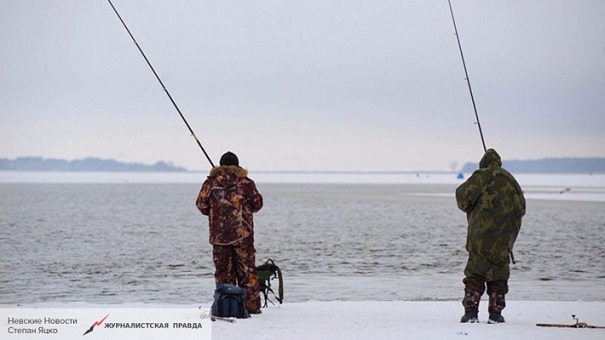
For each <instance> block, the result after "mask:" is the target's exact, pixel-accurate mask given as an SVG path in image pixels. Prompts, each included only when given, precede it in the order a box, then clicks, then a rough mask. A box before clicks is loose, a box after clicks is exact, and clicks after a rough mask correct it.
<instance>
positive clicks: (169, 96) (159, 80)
mask: <svg viewBox="0 0 605 340" xmlns="http://www.w3.org/2000/svg"><path fill="white" fill-rule="evenodd" d="M107 1H108V2H109V5H111V8H113V11H114V12H115V13H116V15H117V16H118V19H120V22H122V25H123V26H124V28H125V29H126V32H128V35H130V38H132V41H134V44H135V45H136V46H137V48H138V49H139V52H141V55H142V56H143V58H144V59H145V61H146V62H147V65H149V68H150V69H151V71H152V72H153V74H154V75H155V78H156V79H157V80H158V82H159V83H160V85H161V86H162V89H164V92H166V95H167V96H168V98H169V99H170V102H172V105H174V108H175V109H176V111H177V112H178V113H179V116H181V119H183V122H185V125H187V128H188V129H189V132H191V135H192V136H193V138H195V141H196V142H197V145H198V146H199V147H200V149H202V152H203V153H204V155H205V156H206V159H207V160H208V162H210V165H211V166H212V167H214V163H212V160H211V159H210V156H208V153H206V150H205V149H204V147H203V146H202V143H200V140H199V139H198V138H197V136H196V135H195V132H193V129H191V126H189V123H187V120H186V119H185V116H183V114H182V113H181V110H180V109H179V107H178V106H177V105H176V102H175V101H174V99H172V96H171V95H170V92H168V89H167V88H166V86H164V83H163V82H162V80H161V79H160V76H159V75H158V74H157V72H156V71H155V69H154V68H153V66H151V63H150V62H149V59H147V56H146V55H145V53H144V52H143V50H142V49H141V46H139V43H137V40H136V39H135V38H134V36H133V35H132V33H130V30H129V29H128V26H126V23H125V22H124V20H122V17H121V16H120V13H118V10H117V9H116V8H115V6H114V5H113V3H112V2H111V0H107Z"/></svg>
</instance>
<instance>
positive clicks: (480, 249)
mask: <svg viewBox="0 0 605 340" xmlns="http://www.w3.org/2000/svg"><path fill="white" fill-rule="evenodd" d="M456 202H457V203H458V208H460V210H462V211H464V212H466V217H467V220H468V234H467V239H466V250H468V251H469V253H473V254H478V255H481V256H483V257H484V258H486V259H488V260H489V261H490V262H493V263H503V262H506V261H508V255H509V253H510V252H511V251H512V250H513V245H514V243H515V240H516V239H517V235H518V234H519V229H520V228H521V218H522V217H523V215H525V197H524V196H523V191H522V190H521V187H520V186H519V184H518V183H517V181H516V180H515V178H514V177H513V175H511V174H510V173H509V172H508V171H506V170H505V169H503V168H502V161H501V160H500V156H499V155H498V153H496V151H495V150H494V149H489V150H487V152H486V153H485V155H484V156H483V158H482V159H481V162H480V163H479V170H476V171H475V172H474V173H473V174H472V175H471V177H469V179H468V180H467V181H466V182H464V183H463V184H462V185H460V186H459V187H458V188H457V189H456Z"/></svg>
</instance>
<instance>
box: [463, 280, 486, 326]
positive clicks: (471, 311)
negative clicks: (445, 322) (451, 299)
mask: <svg viewBox="0 0 605 340" xmlns="http://www.w3.org/2000/svg"><path fill="white" fill-rule="evenodd" d="M479 301H481V293H479V292H476V291H474V290H471V289H468V288H467V289H465V290H464V299H463V300H462V305H463V306H464V315H463V316H462V318H460V322H462V323H477V322H479V317H478V316H477V314H478V312H479Z"/></svg>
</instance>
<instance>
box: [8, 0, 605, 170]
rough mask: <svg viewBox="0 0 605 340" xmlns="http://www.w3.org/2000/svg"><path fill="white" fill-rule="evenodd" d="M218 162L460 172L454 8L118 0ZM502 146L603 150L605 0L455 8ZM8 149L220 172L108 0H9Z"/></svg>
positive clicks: (467, 113) (559, 152)
mask: <svg viewBox="0 0 605 340" xmlns="http://www.w3.org/2000/svg"><path fill="white" fill-rule="evenodd" d="M113 3H114V5H115V6H116V8H117V9H118V11H119V12H120V14H121V15H122V18H123V19H124V21H125V22H126V24H127V25H128V26H129V28H130V30H131V32H132V33H133V35H134V36H135V38H136V39H137V41H138V43H139V45H140V46H141V48H142V49H143V51H144V52H145V53H146V55H147V57H148V58H149V60H150V61H151V63H152V65H153V66H154V67H155V69H156V71H157V72H158V74H159V76H160V78H161V79H162V80H163V82H164V84H165V85H166V88H167V89H168V91H169V92H170V94H171V95H172V97H173V98H174V100H175V101H176V103H177V104H178V106H179V108H180V109H181V111H182V112H183V114H184V116H185V118H186V119H187V120H188V122H189V124H190V125H191V127H192V128H193V130H194V131H195V133H196V135H197V136H198V137H199V139H200V141H201V142H202V144H203V145H204V147H205V148H206V150H207V151H208V153H209V154H210V156H211V158H212V159H213V161H214V162H215V163H218V161H219V158H220V156H221V154H222V153H223V152H225V151H227V150H231V151H233V152H235V153H236V154H238V156H239V158H240V162H241V165H242V166H244V167H246V168H248V169H249V170H251V171H256V170H328V171H333V170H337V171H338V170H344V171H353V170H359V171H417V170H437V171H448V170H451V169H452V163H454V162H457V164H458V167H461V166H462V165H463V164H464V163H465V162H468V161H473V162H476V161H478V160H479V159H480V158H481V156H482V154H483V147H482V144H481V138H480V136H479V130H478V128H477V125H476V124H475V115H474V111H473V107H472V102H471V99H470V95H469V91H468V87H467V84H466V81H465V77H464V70H463V67H462V61H461V58H460V54H459V51H458V46H457V43H456V36H455V34H454V27H453V24H452V20H451V16H450V12H449V7H448V2H447V0H416V1H396V0H393V1H381V0H371V1H370V0H364V1H354V0H342V1H326V0H317V1H315V0H310V1H309V0H305V1H284V0H271V1H243V0H242V1H198V0H195V1H194V0H180V1H159V0H145V1H142V0H139V1H126V0H113ZM452 5H453V7H454V14H455V17H456V22H457V25H458V31H459V34H460V39H461V42H462V47H463V51H464V56H465V58H466V63H467V67H468V71H469V76H470V80H471V85H472V88H473V93H474V97H475V102H476V104H477V110H478V113H479V118H480V121H481V126H482V128H483V133H484V136H485V141H486V143H487V146H488V147H494V148H496V150H498V151H499V153H500V154H501V156H502V157H503V158H504V159H505V160H506V159H537V158H546V157H568V156H569V157H605V20H604V19H603V18H605V1H602V0H566V1H561V0H508V1H485V0H464V1H462V0H452ZM0 46H1V53H0V158H16V157H19V156H42V157H45V158H65V159H78V158H84V157H88V156H92V157H101V158H114V159H117V160H120V161H126V162H143V163H148V164H151V163H155V162H156V161H158V160H164V161H169V162H173V163H174V164H176V165H180V166H184V167H186V168H188V169H189V170H203V171H206V170H208V169H209V168H210V166H209V163H208V161H207V160H206V159H205V157H204V156H203V154H202V152H201V150H200V149H199V147H198V146H197V144H196V143H195V140H194V139H193V138H192V136H191V135H190V133H189V131H188V130H187V127H186V126H185V124H184V123H183V121H182V120H181V118H180V117H179V115H178V113H177V112H176V110H175V109H174V107H173V106H172V104H171V102H170V100H169V99H168V97H167V96H166V94H165V93H164V92H163V90H162V88H161V86H160V85H159V83H158V82H157V80H156V79H155V77H154V76H153V73H152V72H151V70H150V69H149V67H148V66H147V64H146V63H145V61H144V59H143V57H142V56H141V55H140V53H139V51H138V50H137V49H136V46H135V44H134V43H133V42H132V40H131V39H130V37H129V36H128V33H127V32H126V30H125V29H124V27H123V26H122V25H121V23H120V22H119V20H118V18H117V16H116V15H115V13H114V12H113V10H112V9H111V7H110V5H109V3H108V2H107V1H106V0H45V1H40V0H0Z"/></svg>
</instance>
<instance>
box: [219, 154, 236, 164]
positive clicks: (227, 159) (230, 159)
mask: <svg viewBox="0 0 605 340" xmlns="http://www.w3.org/2000/svg"><path fill="white" fill-rule="evenodd" d="M220 165H235V166H239V160H238V159H237V156H236V155H235V154H234V153H233V152H231V151H227V152H225V154H224V155H223V156H222V157H221V161H220Z"/></svg>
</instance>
